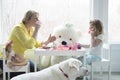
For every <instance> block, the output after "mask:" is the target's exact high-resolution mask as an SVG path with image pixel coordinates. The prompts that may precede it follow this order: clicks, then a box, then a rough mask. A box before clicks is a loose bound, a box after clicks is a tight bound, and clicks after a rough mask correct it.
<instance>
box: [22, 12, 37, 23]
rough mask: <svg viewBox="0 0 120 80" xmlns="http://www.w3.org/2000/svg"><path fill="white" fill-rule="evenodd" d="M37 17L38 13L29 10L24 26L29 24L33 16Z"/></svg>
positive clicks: (24, 19)
mask: <svg viewBox="0 0 120 80" xmlns="http://www.w3.org/2000/svg"><path fill="white" fill-rule="evenodd" d="M36 15H39V13H38V12H36V11H33V10H29V11H27V12H26V14H25V16H24V18H23V20H22V22H23V23H24V24H26V23H28V21H29V20H30V19H31V18H32V17H33V16H36Z"/></svg>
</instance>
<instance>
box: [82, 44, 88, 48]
mask: <svg viewBox="0 0 120 80" xmlns="http://www.w3.org/2000/svg"><path fill="white" fill-rule="evenodd" d="M81 47H83V48H89V47H90V45H86V44H81Z"/></svg>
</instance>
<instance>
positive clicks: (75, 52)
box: [34, 49, 86, 72]
mask: <svg viewBox="0 0 120 80" xmlns="http://www.w3.org/2000/svg"><path fill="white" fill-rule="evenodd" d="M85 52H86V50H85V49H80V50H46V49H35V50H34V54H35V56H34V57H35V58H34V59H35V64H34V66H35V67H34V71H35V72H36V71H37V58H38V56H45V55H54V56H83V57H84V65H85Z"/></svg>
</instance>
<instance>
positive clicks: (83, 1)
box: [0, 0, 90, 43]
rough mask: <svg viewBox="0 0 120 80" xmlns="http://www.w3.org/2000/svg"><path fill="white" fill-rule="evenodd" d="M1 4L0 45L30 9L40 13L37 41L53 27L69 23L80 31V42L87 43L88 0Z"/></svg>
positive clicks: (12, 0)
mask: <svg viewBox="0 0 120 80" xmlns="http://www.w3.org/2000/svg"><path fill="white" fill-rule="evenodd" d="M1 4H2V6H1V12H2V13H1V15H2V17H1V19H2V27H0V30H1V31H0V34H1V36H0V38H1V37H2V36H3V37H2V40H0V43H3V42H6V41H7V39H8V36H9V35H10V32H11V30H12V29H13V28H14V26H15V25H16V24H18V23H19V22H20V21H21V20H22V18H23V16H24V14H25V12H26V11H28V10H30V9H31V10H36V11H38V12H39V13H40V20H41V22H42V26H41V29H40V30H39V35H38V40H45V39H46V38H47V37H48V36H49V34H50V33H52V32H53V28H54V27H57V26H59V25H61V24H63V23H65V22H71V23H72V24H74V26H75V27H76V29H80V31H81V41H84V42H85V41H88V39H86V38H87V30H88V27H89V20H90V19H89V18H90V6H89V4H90V1H89V0H1ZM6 5H7V6H6ZM4 32H5V33H4ZM83 36H84V37H83Z"/></svg>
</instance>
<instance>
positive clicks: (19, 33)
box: [9, 10, 56, 72]
mask: <svg viewBox="0 0 120 80" xmlns="http://www.w3.org/2000/svg"><path fill="white" fill-rule="evenodd" d="M38 17H39V13H37V12H36V11H32V10H29V11H27V13H26V14H25V16H24V18H23V20H22V22H21V23H20V24H18V25H17V26H16V27H15V28H14V29H13V31H12V33H11V35H10V38H9V39H10V40H12V41H13V50H14V52H15V54H16V55H17V56H19V57H20V58H21V61H22V60H25V57H24V52H25V51H26V50H27V49H31V48H33V47H36V48H37V47H41V48H47V47H46V45H47V44H49V43H50V42H53V41H55V40H56V38H55V36H51V35H50V36H49V38H48V40H47V41H44V42H38V41H37V40H36V37H37V34H38V31H39V29H40V27H41V23H40V21H39V19H38ZM30 71H31V72H33V71H34V65H33V63H32V62H31V61H30Z"/></svg>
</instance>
